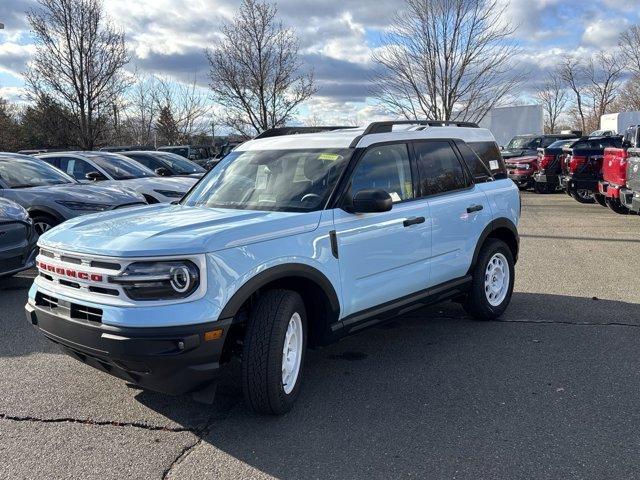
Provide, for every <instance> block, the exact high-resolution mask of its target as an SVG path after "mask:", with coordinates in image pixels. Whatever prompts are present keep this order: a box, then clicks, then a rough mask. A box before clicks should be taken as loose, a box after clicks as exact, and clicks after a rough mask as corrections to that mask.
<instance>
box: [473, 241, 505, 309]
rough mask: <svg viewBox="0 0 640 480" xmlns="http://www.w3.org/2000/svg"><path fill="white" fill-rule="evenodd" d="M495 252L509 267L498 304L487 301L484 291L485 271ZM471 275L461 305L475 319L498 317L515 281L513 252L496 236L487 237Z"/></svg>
mask: <svg viewBox="0 0 640 480" xmlns="http://www.w3.org/2000/svg"><path fill="white" fill-rule="evenodd" d="M496 253H499V254H502V256H503V257H504V258H505V259H506V261H507V265H508V267H509V286H508V290H507V294H506V296H505V297H504V300H502V302H501V303H500V304H499V305H497V306H494V305H491V304H490V303H489V300H488V299H487V294H486V292H485V272H486V270H487V266H488V264H489V261H490V260H491V259H492V258H493V256H494V255H495V254H496ZM472 276H473V280H472V282H471V290H470V291H469V293H468V294H467V296H466V298H465V301H464V302H463V303H462V307H463V308H464V310H465V311H466V312H467V313H468V314H469V315H470V316H472V317H473V318H476V319H477V320H494V319H496V318H498V317H499V316H500V315H502V314H503V313H504V312H505V310H506V309H507V307H508V306H509V302H510V301H511V295H512V294H513V284H514V281H515V269H514V261H513V254H512V253H511V250H510V249H509V247H508V246H507V244H506V243H504V242H503V241H502V240H498V239H496V238H490V239H488V240H487V241H486V242H485V243H484V245H483V246H482V249H481V250H480V254H479V255H478V260H477V262H476V264H475V266H474V268H473V272H472Z"/></svg>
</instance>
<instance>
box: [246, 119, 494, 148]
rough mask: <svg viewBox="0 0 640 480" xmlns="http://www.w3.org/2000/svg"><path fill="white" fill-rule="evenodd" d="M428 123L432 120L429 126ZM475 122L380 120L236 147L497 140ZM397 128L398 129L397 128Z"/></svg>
mask: <svg viewBox="0 0 640 480" xmlns="http://www.w3.org/2000/svg"><path fill="white" fill-rule="evenodd" d="M421 123H422V124H421ZM426 123H429V125H427V124H426ZM458 125H460V126H458ZM472 125H473V124H466V123H459V124H451V125H449V124H437V122H415V123H405V122H376V123H372V124H371V125H369V126H368V127H367V128H348V129H340V130H332V131H326V132H319V133H301V134H295V135H282V136H269V137H266V138H256V139H254V140H249V141H247V142H245V143H243V144H242V145H239V146H238V147H237V148H236V149H235V150H236V151H247V150H294V149H299V148H354V147H356V148H363V147H368V146H369V145H371V144H374V143H380V142H390V141H399V140H421V139H426V138H447V139H449V138H451V139H460V140H464V141H465V142H495V138H494V137H493V135H492V133H491V132H490V131H489V130H487V129H486V128H478V127H476V126H472ZM394 127H397V128H395V129H394ZM384 130H387V131H384ZM374 132H375V133H374Z"/></svg>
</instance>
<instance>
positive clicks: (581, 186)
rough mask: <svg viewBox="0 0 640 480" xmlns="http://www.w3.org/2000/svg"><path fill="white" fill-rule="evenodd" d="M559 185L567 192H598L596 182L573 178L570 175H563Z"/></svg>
mask: <svg viewBox="0 0 640 480" xmlns="http://www.w3.org/2000/svg"><path fill="white" fill-rule="evenodd" d="M560 184H561V185H562V188H563V189H564V190H566V191H567V192H571V191H573V190H591V191H592V192H597V191H598V181H597V180H592V179H583V178H575V177H572V176H570V175H563V176H562V177H561V179H560Z"/></svg>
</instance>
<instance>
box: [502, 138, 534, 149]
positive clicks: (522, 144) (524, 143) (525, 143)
mask: <svg viewBox="0 0 640 480" xmlns="http://www.w3.org/2000/svg"><path fill="white" fill-rule="evenodd" d="M539 144H540V142H539V141H538V139H537V138H536V137H513V138H512V139H511V141H510V142H509V145H507V149H509V150H511V149H520V148H538V146H539Z"/></svg>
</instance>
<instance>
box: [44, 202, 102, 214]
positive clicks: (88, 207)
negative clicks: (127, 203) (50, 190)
mask: <svg viewBox="0 0 640 480" xmlns="http://www.w3.org/2000/svg"><path fill="white" fill-rule="evenodd" d="M56 203H58V204H60V205H62V206H64V207H67V208H68V209H70V210H82V211H84V212H104V211H105V210H109V209H111V207H112V205H110V204H108V203H88V202H74V201H71V200H56Z"/></svg>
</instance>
